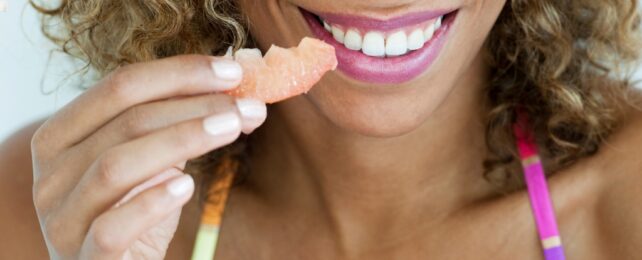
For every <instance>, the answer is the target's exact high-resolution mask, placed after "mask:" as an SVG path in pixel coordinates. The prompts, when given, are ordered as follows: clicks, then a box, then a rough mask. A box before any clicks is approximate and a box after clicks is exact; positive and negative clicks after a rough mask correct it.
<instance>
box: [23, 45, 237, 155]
mask: <svg viewBox="0 0 642 260" xmlns="http://www.w3.org/2000/svg"><path fill="white" fill-rule="evenodd" d="M241 79H242V69H241V67H240V65H239V64H238V63H236V62H235V61H232V60H229V59H224V58H217V57H209V56H201V55H184V56H176V57H171V58H166V59H161V60H156V61H151V62H147V63H140V64H132V65H128V66H125V67H123V68H121V69H118V70H117V71H115V72H114V73H112V74H110V75H109V76H107V77H106V78H105V79H103V80H102V81H101V82H100V83H99V84H98V85H96V86H94V87H92V88H90V89H89V90H87V91H86V92H85V93H83V94H82V95H81V96H79V97H78V98H76V99H75V100H74V101H72V102H71V103H70V104H68V105H67V106H66V107H64V108H63V109H62V110H61V111H59V112H58V113H56V114H55V115H54V116H53V117H52V118H50V119H49V120H47V122H45V124H44V125H43V126H42V127H41V128H40V129H39V130H38V131H37V133H36V136H35V137H34V139H36V140H42V141H43V142H38V143H44V144H46V147H39V148H43V149H42V150H46V151H48V152H49V153H54V154H55V153H56V152H57V151H59V150H60V149H63V148H66V147H70V146H72V145H74V144H75V143H77V142H80V141H81V140H83V139H84V138H85V137H86V136H88V135H89V134H90V133H92V132H94V131H95V130H96V129H98V128H99V127H100V126H102V125H104V124H105V123H107V122H108V121H109V120H110V119H112V118H114V117H115V116H116V115H118V114H120V113H121V112H123V111H124V110H125V109H127V108H129V107H132V106H134V105H136V104H139V103H146V102H150V101H154V100H160V99H166V98H170V97H174V96H189V95H196V94H204V93H210V92H217V91H223V90H228V89H231V88H234V87H236V86H237V85H238V84H239V83H240V81H241ZM39 150H40V149H39Z"/></svg>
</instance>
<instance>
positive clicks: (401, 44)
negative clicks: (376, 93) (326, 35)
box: [323, 16, 443, 57]
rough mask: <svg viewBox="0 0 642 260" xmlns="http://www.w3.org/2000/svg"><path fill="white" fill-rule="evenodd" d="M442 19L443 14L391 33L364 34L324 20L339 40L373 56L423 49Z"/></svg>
mask: <svg viewBox="0 0 642 260" xmlns="http://www.w3.org/2000/svg"><path fill="white" fill-rule="evenodd" d="M442 19H443V16H442V17H439V18H437V19H434V20H431V21H429V22H427V23H425V24H423V25H421V26H419V27H417V26H415V27H413V28H412V29H402V30H398V31H394V32H391V33H382V32H377V31H367V32H365V33H363V34H362V33H360V32H359V30H358V29H355V28H349V29H347V30H345V29H344V28H345V27H343V26H341V25H334V24H329V23H327V22H325V21H323V27H324V28H325V29H326V30H327V31H328V32H330V33H332V36H333V37H334V39H335V40H336V41H337V42H340V43H342V44H343V45H345V47H346V48H348V49H350V50H355V51H359V50H361V52H363V53H364V54H366V55H368V56H373V57H384V56H399V55H404V54H406V53H407V52H408V51H414V50H418V49H421V48H422V47H423V46H424V43H426V42H428V41H429V40H430V39H432V37H433V36H434V33H435V31H437V30H438V29H439V28H441V22H442Z"/></svg>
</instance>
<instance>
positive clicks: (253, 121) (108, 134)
mask: <svg viewBox="0 0 642 260" xmlns="http://www.w3.org/2000/svg"><path fill="white" fill-rule="evenodd" d="M235 111H238V112H239V114H240V115H241V119H242V120H241V124H242V130H243V132H244V133H246V134H249V133H251V132H252V131H253V130H254V129H255V128H257V127H258V126H259V125H261V124H262V123H263V122H264V120H265V117H266V113H267V111H266V107H265V103H263V102H262V101H259V100H254V99H238V100H235V99H234V98H233V97H230V96H228V95H223V94H216V95H200V96H195V97H188V98H182V99H176V100H168V101H156V102H152V103H148V104H144V105H139V106H136V107H133V108H131V109H129V110H127V111H126V112H124V113H123V114H121V115H119V116H118V117H117V118H115V119H114V120H112V121H110V122H109V123H108V124H107V125H105V126H103V127H101V128H100V129H99V130H98V131H97V132H96V133H94V134H92V135H91V136H90V137H88V138H87V139H86V141H84V142H82V143H80V144H78V145H77V146H75V147H73V148H72V150H75V152H76V153H77V154H78V155H80V156H83V155H84V156H86V157H88V158H95V157H96V156H97V155H98V154H99V153H100V152H102V151H105V150H107V149H109V148H110V147H113V146H115V145H118V144H121V143H124V142H126V141H128V140H131V139H135V138H138V137H141V136H144V135H146V134H149V133H151V132H153V131H156V130H158V129H162V128H165V127H168V126H170V125H174V124H177V123H180V122H184V121H187V120H191V119H196V118H202V117H205V116H208V115H213V114H218V113H224V112H235Z"/></svg>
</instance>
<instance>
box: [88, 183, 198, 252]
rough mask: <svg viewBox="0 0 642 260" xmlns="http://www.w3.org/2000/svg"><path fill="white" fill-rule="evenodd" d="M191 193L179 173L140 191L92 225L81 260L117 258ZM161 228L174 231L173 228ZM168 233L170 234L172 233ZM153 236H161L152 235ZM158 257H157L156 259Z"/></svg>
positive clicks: (161, 249)
mask: <svg viewBox="0 0 642 260" xmlns="http://www.w3.org/2000/svg"><path fill="white" fill-rule="evenodd" d="M193 192H194V181H193V179H192V178H191V177H190V176H189V175H187V174H183V175H180V176H178V177H174V178H172V179H170V180H169V181H166V182H164V183H161V184H159V185H156V186H155V187H152V188H150V189H148V190H146V191H143V192H142V193H140V194H138V195H136V196H135V197H133V198H132V199H131V200H130V201H128V202H126V203H124V204H122V205H121V206H119V207H116V208H113V209H111V210H109V211H107V212H105V213H104V214H102V215H101V216H99V217H98V218H96V220H95V221H94V222H93V223H92V225H91V228H90V229H89V232H88V235H87V237H86V239H85V243H84V245H83V248H82V250H81V258H82V259H117V258H121V257H122V255H123V254H124V253H125V251H126V250H127V249H128V248H130V247H131V246H132V244H133V243H134V242H135V241H136V240H138V239H139V238H140V237H141V236H142V235H143V234H145V233H146V232H150V229H151V228H157V227H158V226H159V224H160V223H161V222H162V221H164V220H165V219H167V218H168V217H169V216H171V214H172V213H174V212H176V210H177V209H179V208H180V207H182V206H183V205H184V204H185V203H186V202H187V201H188V200H189V199H190V197H191V196H192V193H193ZM164 228H174V229H175V226H174V227H164ZM165 231H167V230H165ZM171 231H172V233H173V231H174V230H171ZM159 233H160V232H159ZM154 235H163V234H158V233H156V232H154ZM167 241H169V239H168V240H167ZM149 246H158V247H166V246H167V245H149ZM157 249H159V250H158V251H159V252H165V250H164V249H165V248H157ZM162 257H163V256H159V259H160V258H162Z"/></svg>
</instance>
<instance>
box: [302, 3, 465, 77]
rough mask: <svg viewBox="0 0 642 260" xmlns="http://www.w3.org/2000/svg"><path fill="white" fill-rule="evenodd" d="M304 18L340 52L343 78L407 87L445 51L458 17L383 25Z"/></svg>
mask: <svg viewBox="0 0 642 260" xmlns="http://www.w3.org/2000/svg"><path fill="white" fill-rule="evenodd" d="M301 12H302V14H303V16H304V18H305V20H306V21H307V23H308V25H309V26H310V29H311V30H312V33H313V34H314V35H315V36H316V37H317V38H319V39H321V40H323V41H325V42H327V43H329V44H331V45H333V46H334V47H335V49H336V54H337V59H338V61H339V66H338V69H339V70H340V71H341V72H343V73H344V74H346V75H347V76H349V77H351V78H354V79H356V80H359V81H363V82H367V83H374V84H398V83H403V82H407V81H409V80H412V79H414V78H416V77H418V76H419V75H420V74H422V73H423V72H424V71H426V70H427V69H428V68H429V67H430V65H431V64H432V63H433V62H434V60H435V59H436V58H437V57H438V54H439V52H440V51H441V49H442V47H443V46H444V44H445V42H446V36H447V34H448V32H449V29H450V28H451V25H452V23H453V22H454V20H455V17H456V13H457V12H456V11H428V12H420V13H412V14H408V15H404V16H401V17H397V18H393V19H389V20H377V19H372V18H367V17H361V16H350V15H337V14H329V13H320V14H318V15H315V14H313V13H311V12H309V11H306V10H303V9H301Z"/></svg>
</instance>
